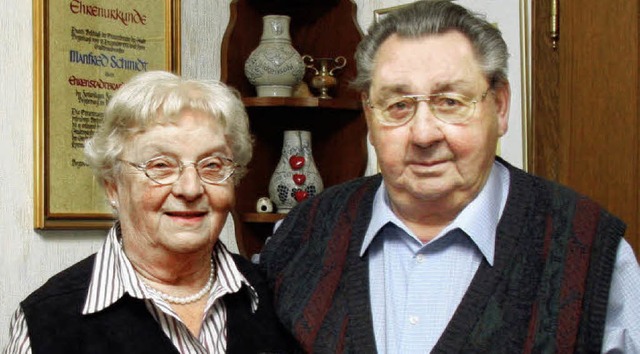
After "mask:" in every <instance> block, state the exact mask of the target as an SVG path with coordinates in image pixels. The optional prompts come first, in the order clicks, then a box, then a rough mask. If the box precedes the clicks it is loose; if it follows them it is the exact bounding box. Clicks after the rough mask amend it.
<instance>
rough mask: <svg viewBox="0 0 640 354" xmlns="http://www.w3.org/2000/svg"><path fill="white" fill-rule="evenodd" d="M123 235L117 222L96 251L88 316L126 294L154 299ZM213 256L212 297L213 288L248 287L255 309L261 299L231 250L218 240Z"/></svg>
mask: <svg viewBox="0 0 640 354" xmlns="http://www.w3.org/2000/svg"><path fill="white" fill-rule="evenodd" d="M121 237H122V236H121V232H120V225H119V222H116V223H115V224H114V226H113V227H112V228H111V230H109V233H108V235H107V239H106V240H105V243H104V244H103V245H102V248H101V249H100V250H99V251H98V252H97V254H96V259H95V264H94V267H93V271H92V274H91V281H90V283H89V290H88V292H87V297H86V298H85V303H84V307H83V310H82V313H83V314H85V315H86V314H90V313H95V312H99V311H102V310H104V309H105V308H107V307H109V306H111V305H112V304H114V303H115V302H116V301H118V300H119V299H120V298H121V297H122V296H124V294H125V293H127V294H129V295H130V296H131V297H134V298H138V299H151V298H153V295H152V294H151V292H150V291H148V290H147V289H146V287H145V286H144V284H143V283H142V281H141V280H140V279H139V278H138V276H137V275H136V272H135V270H134V269H133V266H132V265H131V262H130V261H129V259H128V258H127V256H126V254H125V253H124V251H123V249H122V246H121V245H120V243H119V239H120V238H121ZM213 257H214V261H215V262H216V273H217V274H216V282H215V283H214V289H213V290H212V292H211V294H210V297H211V296H213V292H214V291H217V292H218V293H219V294H227V293H236V292H239V291H240V289H241V288H242V287H243V286H246V287H247V289H248V291H249V295H250V299H251V304H250V305H251V310H252V312H255V311H256V309H257V308H258V302H259V301H258V300H259V299H258V293H257V291H256V290H255V289H254V288H253V286H252V285H251V284H250V283H249V281H248V280H247V279H246V278H245V276H244V275H243V274H242V273H241V272H240V270H239V269H238V267H237V265H236V263H235V262H234V261H233V257H232V256H231V253H230V252H229V251H228V250H227V248H226V247H225V246H224V245H223V244H222V242H217V243H216V246H215V247H214V250H213Z"/></svg>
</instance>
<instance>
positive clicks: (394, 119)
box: [367, 88, 491, 126]
mask: <svg viewBox="0 0 640 354" xmlns="http://www.w3.org/2000/svg"><path fill="white" fill-rule="evenodd" d="M490 89H491V88H488V89H487V90H486V91H485V92H484V93H482V95H480V98H478V99H473V98H469V97H467V96H465V95H461V94H459V93H455V92H444V93H435V94H431V95H402V96H394V97H390V98H387V99H385V100H383V101H382V102H381V103H380V105H379V106H376V105H374V104H373V103H371V100H370V99H367V104H368V106H369V107H371V109H372V110H373V112H374V116H375V117H376V118H377V119H378V121H379V122H380V123H381V124H382V125H386V126H400V125H403V124H406V123H407V122H409V121H410V120H411V119H412V118H413V117H414V115H415V114H416V111H417V110H418V103H420V102H422V101H424V102H426V103H427V105H428V106H429V110H431V113H433V115H434V116H435V117H436V118H437V119H438V120H440V121H441V122H443V123H446V124H463V123H466V122H467V121H469V119H471V117H472V116H473V113H474V112H475V109H476V104H477V103H478V102H480V101H482V100H484V98H485V97H487V94H488V93H489V90H490Z"/></svg>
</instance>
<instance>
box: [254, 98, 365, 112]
mask: <svg viewBox="0 0 640 354" xmlns="http://www.w3.org/2000/svg"><path fill="white" fill-rule="evenodd" d="M242 102H243V103H244V105H245V106H247V107H282V106H284V107H319V108H334V109H352V110H360V109H361V103H360V101H359V100H354V99H349V98H331V99H321V98H317V97H244V98H243V99H242Z"/></svg>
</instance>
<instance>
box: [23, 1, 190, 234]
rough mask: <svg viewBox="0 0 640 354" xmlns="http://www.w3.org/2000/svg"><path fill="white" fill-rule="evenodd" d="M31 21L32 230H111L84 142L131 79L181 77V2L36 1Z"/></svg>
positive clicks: (109, 212) (102, 195) (106, 210)
mask: <svg viewBox="0 0 640 354" xmlns="http://www.w3.org/2000/svg"><path fill="white" fill-rule="evenodd" d="M33 23H34V24H33V37H34V68H33V75H34V80H33V83H34V90H33V91H34V99H33V101H34V122H33V123H34V124H33V125H34V228H36V229H105V228H109V227H110V226H111V225H112V224H113V214H112V212H111V209H110V207H109V206H108V205H107V203H106V199H105V197H104V192H103V190H102V187H101V185H100V183H99V182H98V181H96V180H95V178H94V177H93V173H92V172H91V170H90V168H89V167H88V165H87V164H86V163H85V162H84V155H83V146H84V141H85V140H86V138H88V137H90V136H91V135H92V134H93V132H94V131H95V130H96V129H97V127H99V125H100V123H101V121H102V112H103V110H104V107H105V105H106V103H107V102H108V100H109V98H110V97H111V95H113V92H114V91H115V90H116V89H117V88H118V87H119V86H120V85H122V83H124V82H125V81H127V80H128V79H129V78H130V77H132V76H133V75H135V74H137V73H138V72H142V71H150V70H167V71H172V72H176V73H179V71H180V0H149V1H144V2H139V1H132V0H65V1H60V0H33Z"/></svg>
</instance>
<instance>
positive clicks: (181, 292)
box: [6, 72, 291, 354]
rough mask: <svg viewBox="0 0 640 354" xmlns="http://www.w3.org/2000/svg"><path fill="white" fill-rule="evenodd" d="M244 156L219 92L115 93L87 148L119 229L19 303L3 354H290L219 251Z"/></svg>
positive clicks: (140, 86)
mask: <svg viewBox="0 0 640 354" xmlns="http://www.w3.org/2000/svg"><path fill="white" fill-rule="evenodd" d="M251 149H252V143H251V138H250V135H249V131H248V119H247V115H246V112H245V111H244V107H243V106H242V103H241V101H240V100H239V99H238V97H237V96H236V95H235V94H234V92H233V91H231V90H230V89H229V88H227V87H226V86H224V85H223V84H221V83H217V82H203V81H196V80H184V79H181V78H179V77H177V76H176V75H174V74H171V73H167V72H148V73H144V74H141V75H139V76H137V77H135V78H133V79H132V80H131V81H130V82H128V83H126V84H125V85H123V86H122V87H121V88H120V89H119V90H118V91H117V92H116V93H115V95H114V96H113V97H112V99H111V100H110V102H109V104H108V106H107V108H106V112H105V116H104V122H103V124H102V126H101V127H100V129H99V130H98V132H97V133H96V135H95V136H94V137H93V138H92V139H91V140H89V141H88V142H87V143H86V147H85V154H86V157H87V161H88V162H89V164H90V165H91V166H92V168H93V170H94V173H95V175H96V178H97V179H98V180H99V181H100V182H101V183H102V185H103V186H104V189H105V191H106V195H107V197H108V200H109V203H110V204H111V206H112V207H113V209H114V211H115V213H116V215H117V221H116V222H115V224H114V226H113V228H112V229H111V231H110V232H109V234H108V236H107V240H106V242H105V244H104V246H103V247H102V249H100V250H99V251H98V252H97V254H95V255H92V256H90V257H88V258H87V259H85V260H83V261H81V262H79V263H78V264H76V265H74V266H72V267H70V268H68V269H67V270H65V271H63V272H61V273H59V274H58V275H56V276H54V277H53V278H52V279H50V280H49V281H48V282H47V283H46V284H45V285H44V286H42V287H41V288H40V289H38V290H36V291H35V292H34V293H32V294H31V295H30V296H29V297H27V299H26V300H24V301H23V302H21V304H20V307H19V309H18V311H17V312H16V314H15V316H14V318H13V319H12V323H11V341H10V344H9V347H8V348H7V351H6V352H8V353H29V352H34V353H155V354H157V353H177V352H179V353H223V352H230V353H257V352H269V353H281V352H289V351H291V350H290V348H289V345H290V343H291V342H290V340H289V337H287V336H286V335H285V334H283V332H282V331H281V327H280V325H279V323H278V322H277V319H276V317H275V316H274V314H273V310H272V308H271V301H272V300H271V297H270V294H269V293H268V292H267V288H266V286H265V285H266V284H265V282H264V281H263V279H262V277H261V276H260V274H259V273H258V272H257V271H256V270H255V269H254V268H253V266H252V265H251V263H250V262H248V261H246V260H244V259H243V258H241V257H240V256H237V255H233V254H231V253H230V252H229V251H227V249H226V248H225V246H224V245H223V244H222V243H221V242H218V237H219V235H220V231H221V230H222V228H223V226H224V223H225V220H226V219H227V216H228V214H229V211H230V209H231V208H232V206H233V205H234V198H235V197H234V184H235V183H237V182H238V181H239V179H240V177H241V176H242V171H243V166H245V165H246V164H247V163H248V162H249V160H250V158H251Z"/></svg>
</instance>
